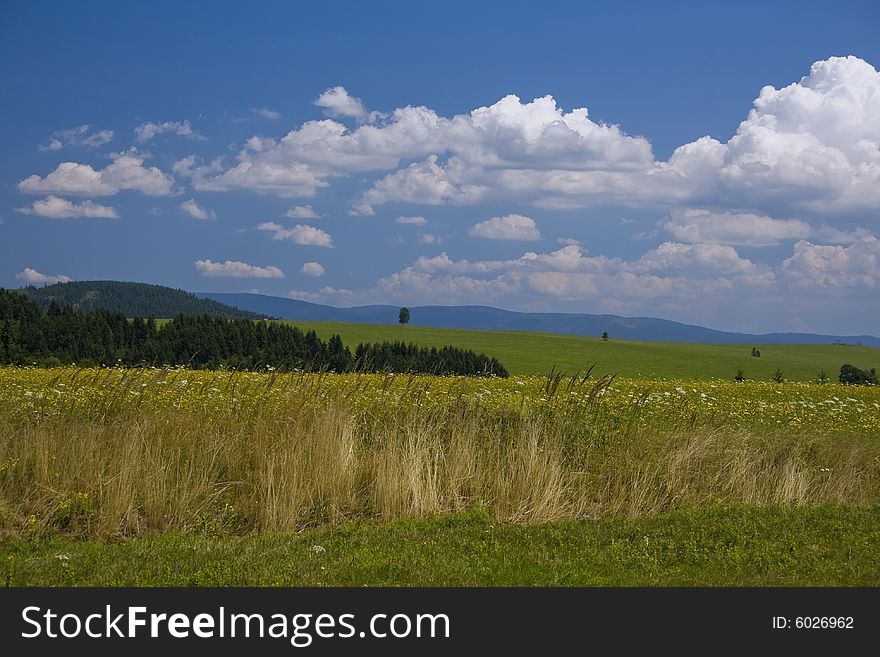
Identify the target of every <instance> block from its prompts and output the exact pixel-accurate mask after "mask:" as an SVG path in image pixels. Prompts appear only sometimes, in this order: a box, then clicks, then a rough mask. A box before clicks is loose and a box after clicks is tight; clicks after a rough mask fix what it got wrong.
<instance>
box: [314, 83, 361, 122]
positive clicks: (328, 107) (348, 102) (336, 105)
mask: <svg viewBox="0 0 880 657" xmlns="http://www.w3.org/2000/svg"><path fill="white" fill-rule="evenodd" d="M315 105H317V106H318V107H320V108H322V109H323V110H324V113H325V114H326V115H327V116H332V117H351V118H353V119H358V120H359V121H365V120H367V119H368V118H369V116H370V115H369V113H368V112H367V108H366V107H364V103H363V102H362V101H361V99H360V98H355V97H354V96H352V95H350V94H349V93H348V92H347V91H346V90H345V88H344V87H331V88H330V89H327V91H325V92H324V93H322V94H321V95H320V96H318V99H317V100H316V101H315Z"/></svg>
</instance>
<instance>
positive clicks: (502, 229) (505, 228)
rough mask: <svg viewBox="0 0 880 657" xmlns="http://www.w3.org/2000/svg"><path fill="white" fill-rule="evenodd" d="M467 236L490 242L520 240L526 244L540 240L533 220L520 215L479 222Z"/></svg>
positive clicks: (539, 234)
mask: <svg viewBox="0 0 880 657" xmlns="http://www.w3.org/2000/svg"><path fill="white" fill-rule="evenodd" d="M468 235H470V236H471V237H485V238H486V239H490V240H521V241H526V242H534V241H536V240H539V239H541V233H540V232H539V231H538V227H537V226H536V225H535V221H534V219H532V218H531V217H525V216H523V215H521V214H509V215H507V216H504V217H492V218H491V219H487V220H486V221H481V222H479V223H477V224H474V225H473V226H471V228H470V229H469V230H468Z"/></svg>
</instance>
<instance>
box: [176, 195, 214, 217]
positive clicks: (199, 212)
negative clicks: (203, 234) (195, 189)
mask: <svg viewBox="0 0 880 657" xmlns="http://www.w3.org/2000/svg"><path fill="white" fill-rule="evenodd" d="M180 209H181V210H183V211H184V212H185V213H186V214H188V215H189V216H190V217H192V218H193V219H200V220H205V219H216V218H217V215H216V214H214V211H213V210H206V209H205V208H203V207H202V206H201V205H199V204H198V203H196V201H195V199H190V200H188V201H184V202H183V203H181V204H180Z"/></svg>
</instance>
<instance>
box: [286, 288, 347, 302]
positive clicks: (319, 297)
mask: <svg viewBox="0 0 880 657" xmlns="http://www.w3.org/2000/svg"><path fill="white" fill-rule="evenodd" d="M287 296H288V297H290V298H291V299H298V300H300V301H312V302H318V303H320V302H323V301H326V300H327V297H335V298H336V299H348V298H349V297H352V296H354V292H353V291H352V290H349V289H348V288H344V287H343V288H335V287H330V286H329V285H326V286H324V287H322V288H321V289H320V290H318V291H317V292H308V291H307V290H291V291H290V292H288V293H287Z"/></svg>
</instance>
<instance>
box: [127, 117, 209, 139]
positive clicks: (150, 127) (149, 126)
mask: <svg viewBox="0 0 880 657" xmlns="http://www.w3.org/2000/svg"><path fill="white" fill-rule="evenodd" d="M167 133H171V134H174V135H177V136H179V137H186V138H187V139H200V140H204V139H205V138H204V137H203V136H202V135H200V134H199V133H198V132H196V131H195V130H193V128H192V125H190V122H189V121H165V122H164V123H152V122H148V123H141V124H140V125H139V126H138V127H136V128H135V129H134V138H135V141H138V142H145V141H150V140H151V139H153V138H154V137H157V136H159V135H164V134H167Z"/></svg>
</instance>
